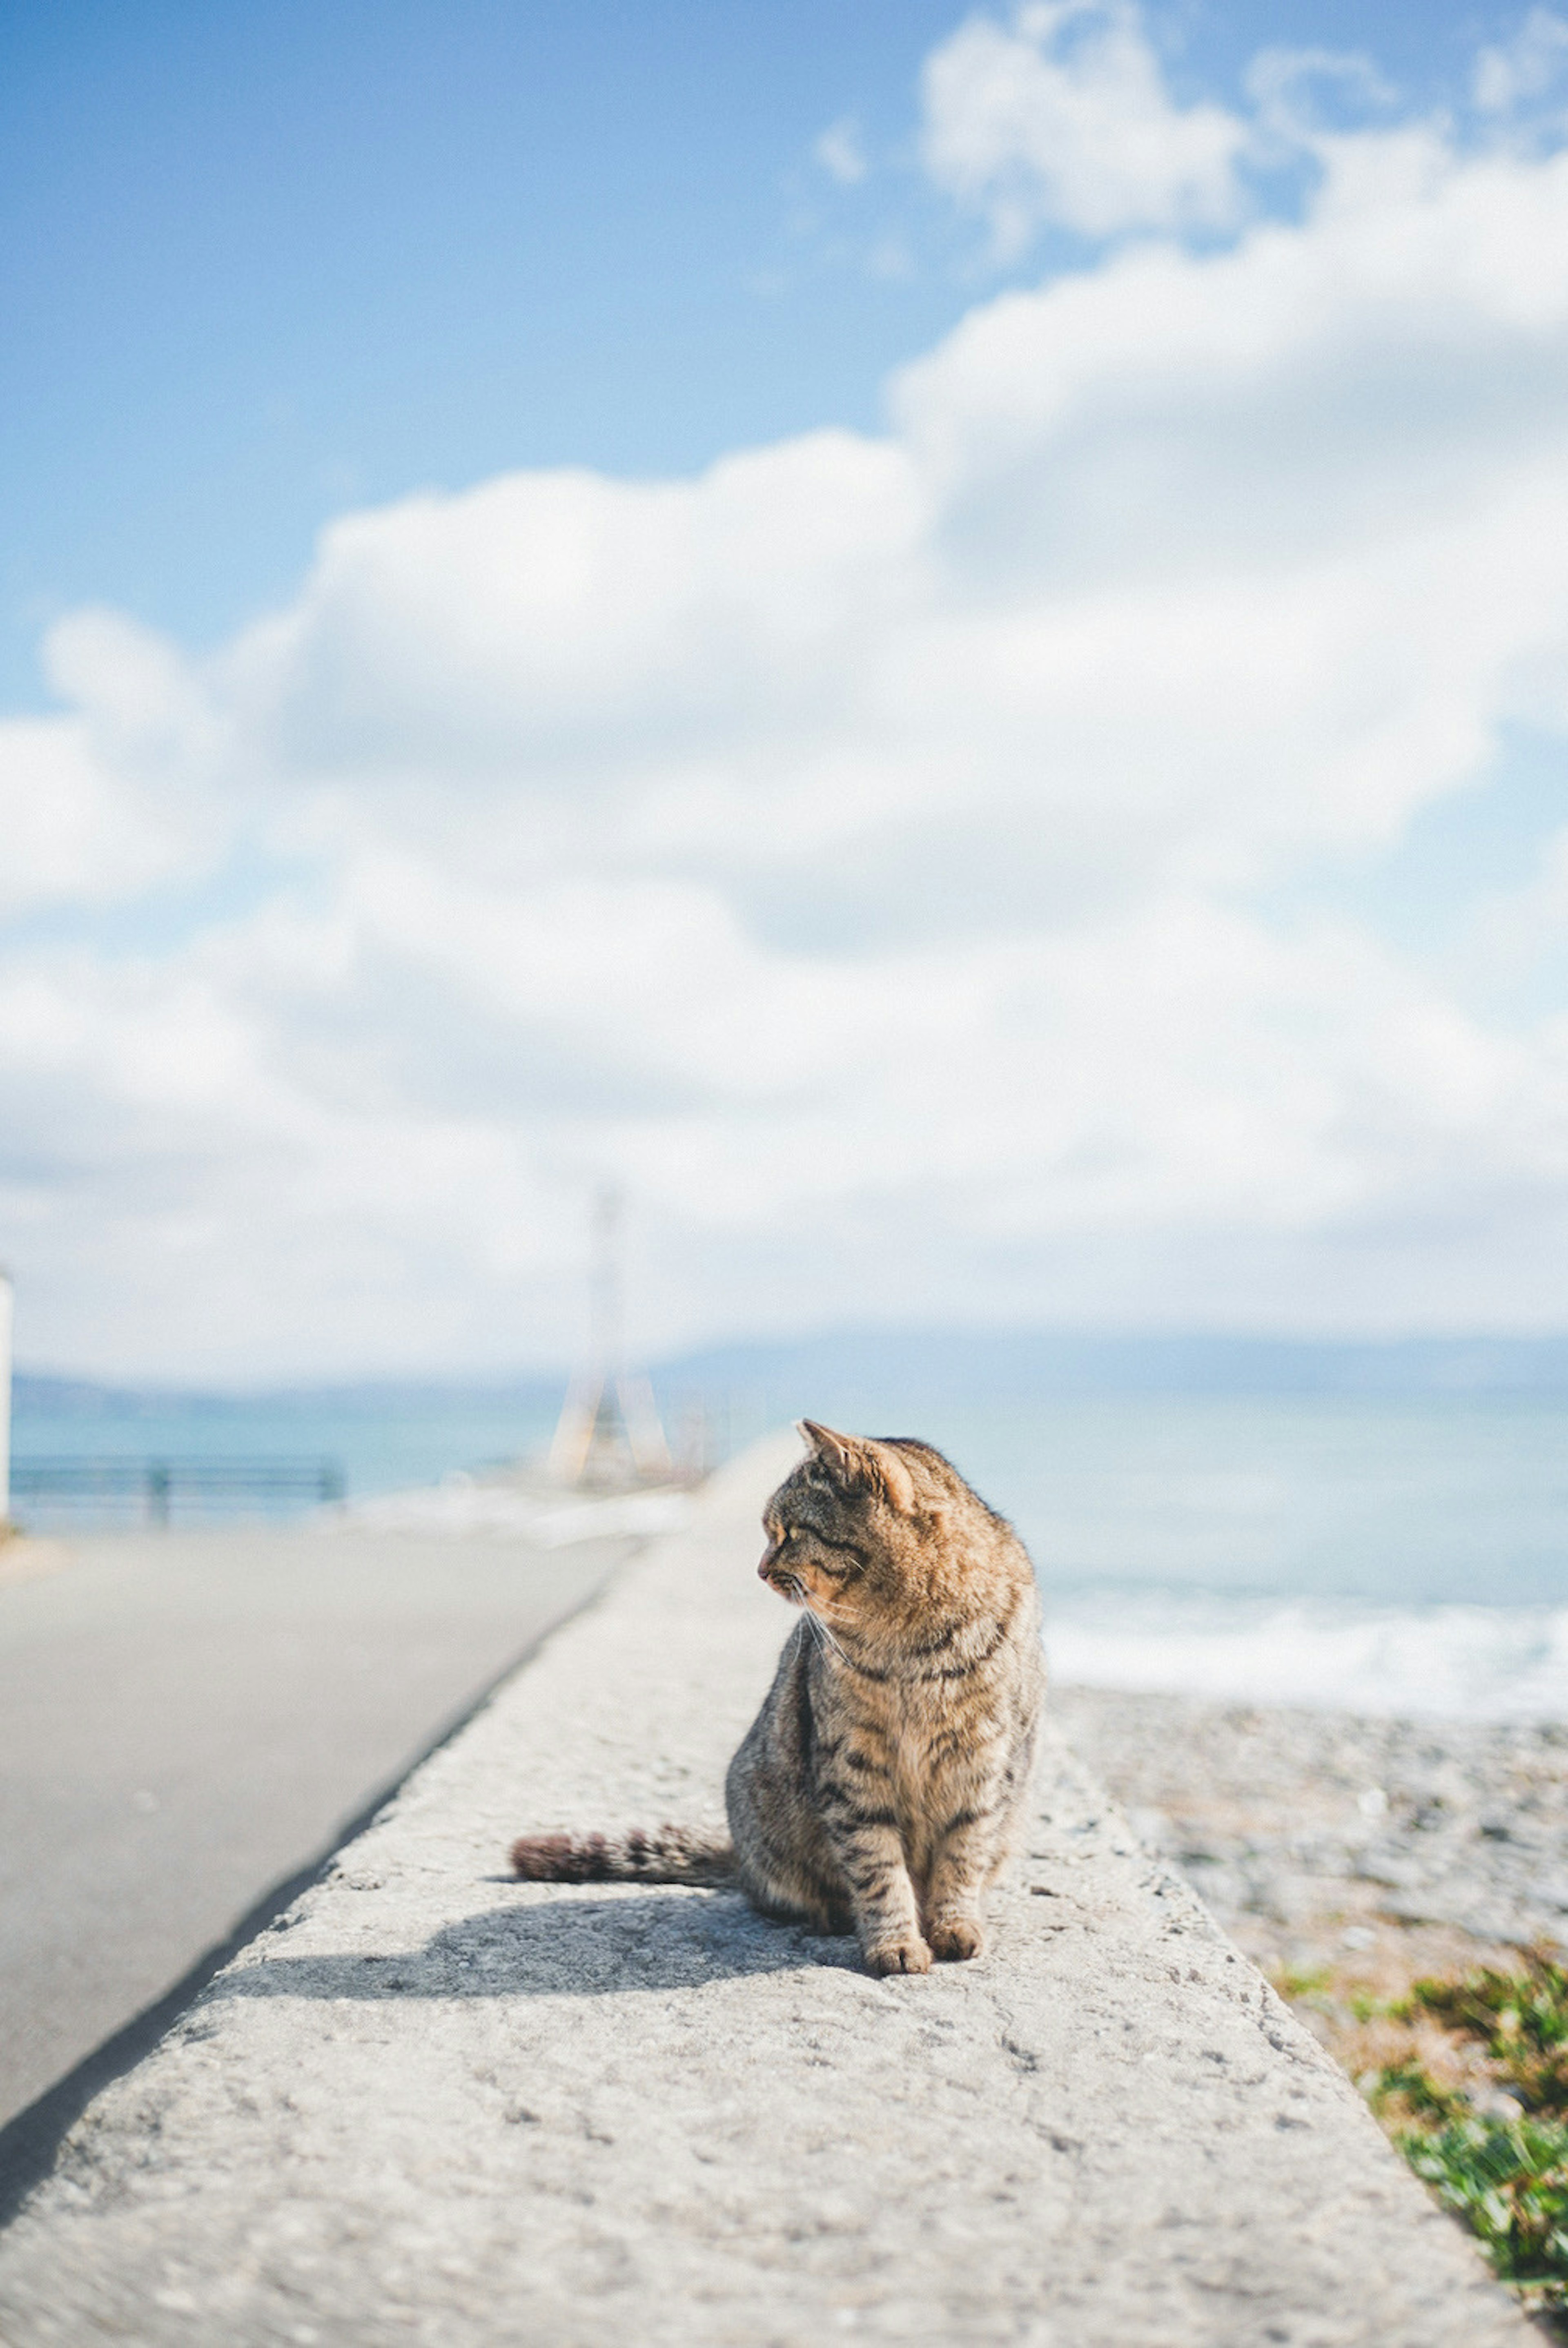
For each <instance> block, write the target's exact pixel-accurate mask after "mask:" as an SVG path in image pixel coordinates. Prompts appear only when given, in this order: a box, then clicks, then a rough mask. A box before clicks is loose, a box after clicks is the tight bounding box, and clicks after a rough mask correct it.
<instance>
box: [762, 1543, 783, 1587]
mask: <svg viewBox="0 0 1568 2348" xmlns="http://www.w3.org/2000/svg"><path fill="white" fill-rule="evenodd" d="M778 1561H779V1545H778V1543H777V1541H774V1543H773V1544H772V1546H771V1547H770V1548H768V1549H765V1550H764V1551H763V1561H762V1563H761V1565H759V1566H758V1568H757V1579H758V1581H772V1580H773V1571H774V1566H775V1565H776V1564H777V1563H778Z"/></svg>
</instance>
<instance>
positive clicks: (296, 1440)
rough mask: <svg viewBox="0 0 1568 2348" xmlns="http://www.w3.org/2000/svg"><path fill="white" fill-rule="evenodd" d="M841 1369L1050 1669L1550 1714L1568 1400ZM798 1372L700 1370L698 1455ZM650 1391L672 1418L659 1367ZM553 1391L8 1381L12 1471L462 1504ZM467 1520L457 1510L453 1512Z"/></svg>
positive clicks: (1565, 1391)
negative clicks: (319, 1478) (981, 1538)
mask: <svg viewBox="0 0 1568 2348" xmlns="http://www.w3.org/2000/svg"><path fill="white" fill-rule="evenodd" d="M702 1366H704V1367H707V1366H709V1365H702ZM688 1383H689V1384H692V1381H689V1382H688ZM855 1383H856V1382H855V1381H854V1380H850V1381H848V1382H846V1384H845V1390H844V1391H843V1392H842V1393H841V1394H839V1395H837V1396H835V1402H836V1404H837V1406H838V1416H839V1423H847V1424H858V1425H861V1426H866V1425H873V1426H875V1425H876V1424H878V1423H879V1421H878V1416H877V1415H876V1406H877V1403H878V1402H879V1401H880V1402H881V1403H882V1404H883V1406H884V1409H883V1414H882V1417H881V1423H882V1424H884V1425H886V1426H888V1428H889V1431H896V1432H899V1433H909V1434H918V1435H922V1436H924V1437H927V1439H928V1440H930V1441H933V1442H935V1443H937V1444H938V1445H939V1446H940V1447H941V1448H942V1449H944V1450H945V1451H946V1452H947V1453H948V1456H949V1457H951V1458H953V1459H954V1460H955V1461H956V1462H957V1464H958V1466H959V1467H960V1468H962V1470H963V1471H964V1473H965V1474H966V1475H967V1476H968V1478H969V1480H970V1481H971V1482H972V1483H973V1484H974V1485H975V1487H976V1488H977V1489H978V1490H979V1491H980V1492H981V1493H982V1494H983V1495H984V1496H985V1498H987V1499H988V1500H989V1501H990V1502H991V1504H992V1505H993V1506H994V1507H996V1508H998V1509H1000V1510H1001V1511H1002V1512H1003V1513H1004V1514H1005V1515H1007V1516H1008V1517H1009V1518H1010V1519H1011V1520H1012V1522H1013V1523H1014V1525H1015V1526H1016V1527H1017V1529H1018V1530H1019V1532H1020V1534H1021V1535H1022V1537H1023V1539H1024V1540H1025V1541H1026V1543H1027V1545H1028V1547H1029V1550H1030V1554H1031V1556H1032V1557H1033V1559H1034V1561H1035V1564H1036V1568H1037V1570H1038V1571H1039V1574H1040V1583H1041V1588H1042V1591H1043V1593H1044V1600H1045V1610H1046V1619H1047V1644H1048V1648H1049V1651H1050V1662H1051V1664H1052V1667H1053V1670H1054V1671H1055V1673H1056V1674H1057V1675H1058V1676H1059V1677H1061V1678H1062V1679H1064V1680H1070V1681H1074V1682H1078V1683H1081V1684H1091V1685H1099V1686H1107V1687H1122V1688H1132V1689H1151V1690H1152V1689H1161V1690H1171V1691H1176V1692H1185V1693H1189V1694H1195V1695H1200V1696H1203V1697H1206V1698H1210V1699H1214V1700H1216V1701H1221V1702H1225V1703H1227V1704H1228V1703H1234V1704H1309V1705H1315V1706H1321V1705H1331V1706H1336V1707H1344V1708H1347V1709H1349V1710H1352V1711H1370V1712H1379V1713H1395V1714H1409V1715H1423V1714H1431V1715H1465V1716H1469V1717H1472V1718H1497V1719H1506V1718H1529V1719H1553V1720H1558V1719H1560V1720H1563V1722H1564V1723H1568V1388H1561V1389H1558V1390H1549V1391H1531V1390H1529V1389H1528V1388H1527V1387H1520V1386H1517V1385H1516V1386H1513V1387H1510V1386H1508V1385H1503V1386H1501V1387H1498V1386H1495V1385H1494V1386H1491V1387H1485V1386H1483V1387H1481V1389H1479V1390H1473V1389H1472V1390H1460V1391H1450V1390H1442V1391H1427V1392H1399V1391H1378V1390H1367V1388H1366V1385H1365V1384H1364V1383H1363V1385H1361V1386H1359V1387H1358V1388H1353V1389H1352V1390H1339V1391H1332V1390H1331V1391H1307V1392H1303V1391H1288V1392H1264V1393H1256V1392H1254V1393H1235V1392H1229V1393H1215V1392H1192V1391H1132V1392H1129V1391H1079V1392H1063V1391H1046V1392H1040V1391H1038V1390H1037V1391H1034V1392H1032V1393H1027V1394H1023V1395H1009V1394H1008V1393H1007V1392H1005V1391H998V1389H997V1384H996V1382H995V1381H992V1382H991V1383H990V1388H989V1391H985V1392H980V1393H975V1392H969V1393H968V1394H966V1392H965V1386H966V1384H968V1385H969V1386H970V1387H974V1386H976V1385H985V1384H986V1381H984V1380H980V1379H969V1380H968V1381H966V1380H965V1379H964V1378H962V1377H957V1378H955V1377H951V1376H948V1377H932V1378H931V1379H930V1380H929V1381H927V1382H923V1381H922V1380H921V1378H920V1376H919V1375H918V1372H917V1369H915V1370H911V1368H910V1367H909V1365H908V1363H907V1362H906V1363H905V1364H904V1365H903V1367H902V1370H901V1373H900V1381H898V1382H894V1383H897V1395H896V1397H895V1396H894V1395H893V1393H892V1389H891V1385H889V1387H888V1390H887V1392H886V1394H882V1395H878V1394H876V1393H873V1392H871V1391H870V1390H867V1391H866V1393H865V1394H864V1395H862V1397H861V1399H862V1400H863V1403H864V1410H863V1411H860V1412H857V1411H856V1409H855V1408H854V1404H855V1401H856V1395H855V1394H854V1392H853V1391H851V1388H852V1387H853V1386H854V1385H855ZM861 1383H862V1384H864V1380H863V1379H862V1381H861ZM923 1383H925V1384H928V1386H929V1392H928V1394H927V1395H925V1396H924V1398H923V1397H922V1391H921V1389H922V1385H923ZM1035 1383H1036V1385H1037V1387H1038V1385H1039V1383H1040V1382H1039V1381H1038V1380H1037V1381H1036V1382H1035ZM1086 1383H1087V1384H1088V1385H1090V1386H1091V1387H1092V1385H1093V1380H1092V1379H1091V1380H1088V1381H1086ZM792 1384H793V1380H792V1378H791V1377H790V1375H788V1365H784V1370H783V1371H781V1370H780V1368H779V1365H776V1364H775V1365H773V1367H772V1369H771V1371H770V1375H769V1376H768V1378H767V1380H766V1381H765V1382H764V1381H759V1379H757V1378H756V1377H755V1376H753V1377H752V1379H751V1382H750V1384H749V1385H747V1384H746V1383H745V1382H744V1381H743V1380H742V1381H739V1382H737V1383H735V1384H733V1385H731V1386H730V1387H729V1388H727V1389H724V1390H722V1391H721V1390H720V1389H719V1388H718V1386H717V1385H716V1384H714V1383H713V1382H712V1379H710V1384H709V1388H708V1391H707V1394H706V1396H705V1402H706V1411H707V1418H708V1424H709V1428H710V1443H711V1446H712V1449H713V1450H714V1451H715V1452H723V1451H724V1450H733V1449H737V1448H740V1447H743V1445H744V1443H745V1442H746V1441H747V1440H748V1439H749V1438H750V1437H752V1436H753V1435H754V1434H760V1433H762V1432H764V1431H765V1430H766V1428H768V1427H769V1426H776V1425H777V1424H779V1423H780V1422H781V1421H782V1420H783V1419H784V1418H785V1417H787V1416H788V1415H789V1409H790V1405H791V1402H792V1401H793V1404H794V1407H795V1408H797V1409H800V1408H806V1407H810V1406H811V1405H812V1403H813V1402H814V1401H815V1393H814V1392H813V1391H812V1390H811V1388H810V1387H809V1386H808V1387H806V1388H805V1389H804V1390H803V1391H802V1392H798V1393H795V1394H793V1395H790V1394H788V1392H787V1390H788V1389H789V1388H790V1387H791V1385H792ZM820 1384H821V1381H820V1380H818V1382H817V1385H818V1386H819V1387H820ZM661 1390H662V1395H663V1399H664V1402H665V1407H666V1410H667V1412H673V1411H674V1410H675V1409H676V1408H677V1407H678V1406H679V1403H678V1396H679V1394H680V1391H681V1380H680V1378H679V1377H677V1376H675V1375H671V1376H670V1377H668V1378H666V1379H665V1380H664V1381H663V1382H662V1389H661ZM692 1390H693V1391H698V1392H700V1391H701V1380H700V1379H698V1380H697V1381H696V1383H695V1385H693V1386H692ZM895 1404H896V1410H895ZM558 1408H559V1386H558V1385H553V1384H551V1383H550V1382H548V1381H541V1382H538V1383H537V1384H534V1385H516V1386H513V1387H510V1388H506V1389H500V1388H487V1389H483V1390H479V1389H473V1390H439V1389H435V1390H426V1389H421V1388H414V1387H410V1388H397V1389H392V1388H376V1387H365V1388H360V1389H354V1390H347V1389H344V1390H331V1389H324V1390H321V1391H319V1392H315V1393H310V1394H306V1393H295V1394H292V1395H272V1396H266V1395H252V1396H249V1397H247V1396H244V1395H237V1396H227V1397H224V1396H199V1397H190V1396H187V1397H184V1398H181V1397H179V1396H178V1395H162V1396H154V1395H141V1396H128V1395H118V1397H117V1396H114V1395H107V1394H106V1392H105V1391H104V1390H100V1389H95V1388H87V1387H80V1386H69V1385H65V1384H64V1383H63V1382H60V1381H47V1380H42V1381H40V1380H35V1381H23V1382H22V1383H21V1385H19V1388H18V1395H17V1407H16V1412H15V1422H14V1449H15V1457H16V1458H17V1461H18V1463H22V1462H26V1461H27V1460H29V1459H37V1458H41V1457H54V1458H58V1457H68V1456H81V1457H87V1456H91V1457H104V1456H106V1455H118V1456H121V1457H126V1458H132V1457H136V1458H143V1459H147V1458H154V1457H167V1458H172V1459H176V1460H179V1459H190V1458H192V1457H225V1458H231V1459H232V1458H234V1457H244V1456H250V1457H258V1458H260V1457H288V1458H291V1459H294V1460H303V1459H307V1458H320V1459H322V1460H332V1461H333V1462H334V1463H335V1465H336V1467H337V1469H338V1471H339V1473H340V1475H341V1477H342V1478H343V1482H344V1484H345V1485H346V1488H347V1493H348V1498H349V1502H350V1506H351V1509H352V1508H354V1507H356V1506H362V1505H363V1504H364V1503H365V1502H367V1501H376V1500H378V1499H380V1500H382V1501H383V1502H384V1498H385V1496H387V1495H391V1494H397V1493H405V1494H406V1493H411V1492H420V1493H424V1494H426V1495H429V1494H439V1493H442V1492H445V1493H446V1494H448V1495H453V1494H457V1495H459V1496H460V1495H461V1494H462V1493H463V1492H464V1491H465V1490H466V1489H467V1488H468V1484H469V1479H471V1478H474V1477H476V1476H479V1477H482V1476H483V1474H484V1471H485V1470H486V1469H487V1468H493V1467H495V1466H497V1465H499V1464H502V1463H504V1462H507V1461H510V1460H514V1459H517V1458H518V1457H528V1456H529V1455H532V1454H537V1453H538V1451H539V1450H540V1449H541V1448H542V1447H543V1446H544V1444H545V1443H546V1442H547V1441H548V1433H549V1430H550V1427H551V1426H552V1424H553V1421H554V1417H555V1415H556V1411H557V1409H558ZM824 1415H826V1414H825V1413H824ZM177 1497H178V1496H177ZM125 1505H126V1504H124V1503H120V1504H118V1506H119V1509H120V1514H119V1516H118V1517H117V1516H116V1514H115V1513H114V1510H113V1509H110V1510H109V1511H108V1513H107V1514H106V1513H105V1512H104V1511H103V1510H102V1509H99V1510H98V1512H97V1515H96V1516H94V1515H92V1513H91V1512H89V1513H88V1516H87V1518H86V1519H84V1516H83V1513H82V1509H81V1507H80V1505H79V1504H73V1505H71V1506H64V1505H59V1504H56V1505H53V1506H51V1505H49V1504H46V1503H45V1502H43V1501H42V1500H40V1501H38V1502H36V1503H28V1504H19V1505H18V1509H17V1513H18V1515H21V1516H23V1517H24V1519H25V1520H26V1521H27V1522H28V1523H29V1524H30V1525H31V1526H32V1527H33V1529H37V1530H40V1531H49V1530H56V1531H57V1530H62V1529H69V1528H70V1527H71V1526H72V1525H80V1524H82V1523H83V1522H84V1521H93V1522H97V1523H99V1524H104V1523H114V1522H119V1521H126V1520H128V1519H127V1518H126V1515H125ZM248 1505H250V1506H251V1508H252V1509H253V1508H254V1507H255V1506H256V1505H257V1504H256V1503H255V1502H253V1501H252V1502H251V1503H249V1504H248ZM288 1505H292V1506H294V1507H296V1508H298V1507H299V1506H301V1505H304V1504H302V1503H300V1502H298V1501H295V1502H293V1503H291V1504H288ZM133 1513H134V1512H133ZM440 1513H441V1512H440V1509H439V1508H437V1509H436V1513H435V1515H434V1516H429V1515H428V1512H427V1520H428V1521H430V1522H433V1523H434V1522H436V1521H438V1520H439V1519H440ZM182 1520H185V1519H182V1517H181V1513H180V1509H179V1507H178V1505H177V1507H176V1509H175V1521H176V1523H177V1524H178V1523H179V1521H182ZM474 1521H475V1519H474V1517H473V1512H472V1509H468V1511H467V1513H466V1515H465V1513H464V1511H463V1509H460V1508H459V1509H455V1512H454V1513H453V1514H452V1522H453V1524H454V1527H455V1528H456V1527H457V1526H458V1525H460V1524H466V1525H467V1526H468V1527H469V1528H470V1529H471V1528H472V1525H473V1523H474Z"/></svg>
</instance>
